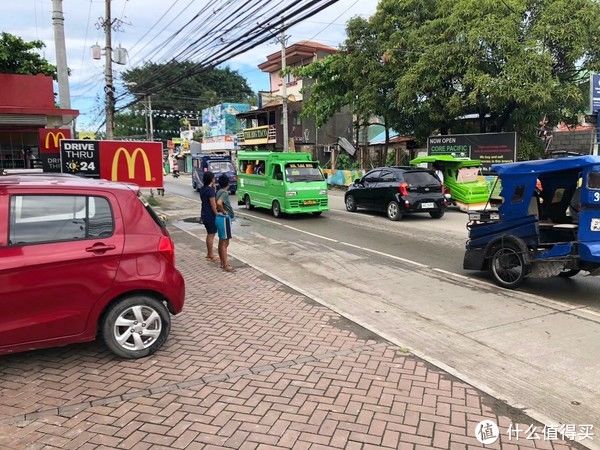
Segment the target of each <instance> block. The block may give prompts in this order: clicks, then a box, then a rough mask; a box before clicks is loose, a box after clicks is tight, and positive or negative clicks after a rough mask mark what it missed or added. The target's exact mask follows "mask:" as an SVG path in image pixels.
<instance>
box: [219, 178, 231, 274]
mask: <svg viewBox="0 0 600 450" xmlns="http://www.w3.org/2000/svg"><path fill="white" fill-rule="evenodd" d="M218 181H219V190H218V191H217V218H216V224H217V232H218V233H219V258H220V259H221V268H222V269H223V270H224V271H226V272H234V269H233V266H232V265H231V264H229V259H228V255H227V248H228V247H229V240H230V239H231V221H232V219H233V216H234V213H233V208H232V207H231V202H230V200H229V177H228V176H227V174H223V175H221V176H220V177H219V180H218Z"/></svg>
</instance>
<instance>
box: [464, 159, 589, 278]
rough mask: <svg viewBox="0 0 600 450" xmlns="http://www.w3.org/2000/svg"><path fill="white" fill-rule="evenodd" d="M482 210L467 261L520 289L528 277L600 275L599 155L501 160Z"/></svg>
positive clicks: (474, 216)
mask: <svg viewBox="0 0 600 450" xmlns="http://www.w3.org/2000/svg"><path fill="white" fill-rule="evenodd" d="M492 171H493V172H494V173H495V174H496V175H497V176H498V179H497V181H496V183H499V186H496V187H495V188H492V190H491V192H492V193H491V195H490V200H489V202H488V205H486V207H485V208H484V210H483V211H473V212H470V213H469V224H468V225H467V228H468V230H469V240H468V241H467V245H466V253H465V258H464V268H465V269H468V270H480V271H483V270H487V271H489V272H490V274H491V276H492V277H493V279H494V280H495V282H496V283H497V284H498V285H500V286H502V287H505V288H509V289H514V288H517V287H518V286H520V285H521V283H522V282H523V280H525V279H526V278H527V277H539V278H544V277H554V276H560V277H566V278H569V277H572V276H574V275H576V274H577V273H579V272H580V271H582V270H583V271H587V272H589V273H590V274H591V275H599V274H600V157H597V156H578V157H569V158H560V159H545V160H539V161H525V162H516V163H510V164H497V165H493V166H492Z"/></svg>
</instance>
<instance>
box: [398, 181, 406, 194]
mask: <svg viewBox="0 0 600 450" xmlns="http://www.w3.org/2000/svg"><path fill="white" fill-rule="evenodd" d="M398 192H400V195H401V196H403V197H406V196H407V195H408V183H400V186H398Z"/></svg>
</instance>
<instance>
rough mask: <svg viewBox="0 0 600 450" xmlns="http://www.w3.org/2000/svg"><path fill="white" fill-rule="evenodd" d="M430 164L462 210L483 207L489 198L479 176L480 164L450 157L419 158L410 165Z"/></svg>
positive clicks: (487, 188) (485, 185) (487, 190)
mask: <svg viewBox="0 0 600 450" xmlns="http://www.w3.org/2000/svg"><path fill="white" fill-rule="evenodd" d="M424 163H427V164H431V166H432V168H433V169H434V170H439V171H440V172H441V173H442V176H443V178H444V179H443V183H444V186H445V187H446V189H447V191H448V193H449V194H450V196H451V198H452V201H453V202H454V203H456V205H457V206H458V207H459V208H460V209H462V210H471V209H477V208H481V207H484V206H485V204H486V203H487V201H488V198H489V196H490V189H489V185H488V183H487V181H486V180H485V178H484V177H483V176H482V175H481V162H480V161H477V160H474V159H468V158H455V157H454V156H451V155H437V156H421V157H419V158H415V159H413V160H412V161H411V162H410V164H411V165H417V164H424Z"/></svg>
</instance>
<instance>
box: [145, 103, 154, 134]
mask: <svg viewBox="0 0 600 450" xmlns="http://www.w3.org/2000/svg"><path fill="white" fill-rule="evenodd" d="M146 98H147V99H148V120H149V122H150V140H151V141H153V140H154V123H153V121H152V99H151V96H150V95H148V96H147V97H146Z"/></svg>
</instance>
